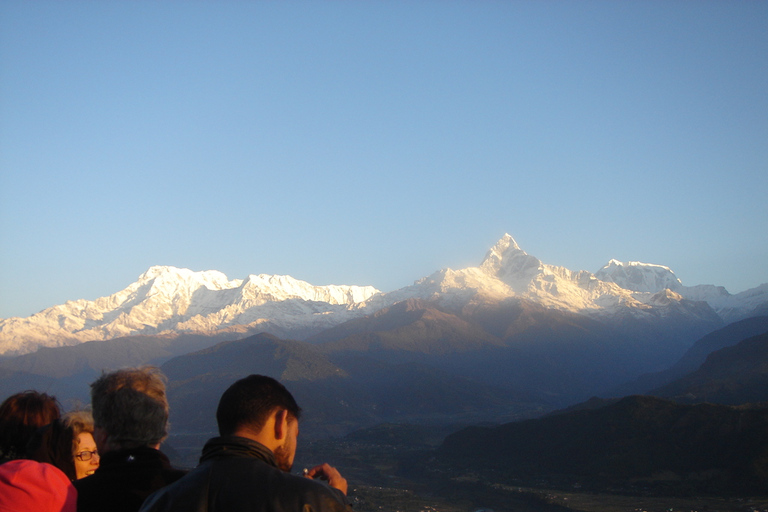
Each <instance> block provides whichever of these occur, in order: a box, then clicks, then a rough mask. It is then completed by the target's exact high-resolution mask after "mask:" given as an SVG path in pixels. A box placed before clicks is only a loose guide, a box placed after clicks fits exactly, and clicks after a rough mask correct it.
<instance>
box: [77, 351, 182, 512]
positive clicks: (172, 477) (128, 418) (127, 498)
mask: <svg viewBox="0 0 768 512" xmlns="http://www.w3.org/2000/svg"><path fill="white" fill-rule="evenodd" d="M165 381H166V378H165V376H164V375H163V373H162V372H161V371H160V370H159V369H158V368H156V367H153V366H146V367H141V368H126V369H122V370H117V371H113V372H109V373H103V374H102V375H101V376H100V377H99V378H98V379H96V381H94V382H93V383H92V384H91V408H92V412H93V424H94V431H93V437H94V439H95V441H96V446H97V447H98V451H99V454H100V455H101V464H100V466H99V468H98V469H97V470H96V471H95V472H94V474H93V475H91V476H87V477H85V478H83V479H80V480H77V481H76V482H75V487H76V488H77V492H78V496H77V509H78V511H79V512H91V511H103V510H110V511H114V512H135V511H137V510H139V508H140V507H141V504H142V502H143V501H144V499H145V498H146V497H147V496H149V495H150V494H151V493H153V492H154V491H156V490H158V489H160V488H162V487H164V486H166V485H168V484H170V483H172V482H174V481H176V480H178V479H179V478H181V477H182V476H183V475H184V474H185V473H186V472H185V471H181V470H178V469H174V468H173V467H171V464H170V461H169V460H168V457H166V455H165V454H163V453H162V452H161V451H160V444H161V443H162V442H163V440H164V439H165V438H166V437H167V436H168V415H169V407H168V399H167V397H166V394H165Z"/></svg>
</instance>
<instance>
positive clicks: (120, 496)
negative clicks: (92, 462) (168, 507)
mask: <svg viewBox="0 0 768 512" xmlns="http://www.w3.org/2000/svg"><path fill="white" fill-rule="evenodd" d="M185 474H186V471H182V470H179V469H174V468H172V467H171V463H170V462H169V461H168V457H166V456H165V455H164V454H163V453H162V452H160V451H159V450H155V449H152V448H148V447H142V448H132V449H127V450H117V451H111V452H108V453H105V454H104V456H103V457H102V458H101V462H100V464H99V468H98V469H97V470H96V472H95V473H94V474H92V475H91V476H87V477H85V478H81V479H80V480H75V481H74V482H72V483H74V484H75V488H76V489H77V512H137V511H138V510H139V508H140V507H141V504H142V503H143V502H144V499H145V498H146V497H147V496H149V495H150V494H152V493H153V492H155V491H156V490H158V489H160V488H162V487H165V486H166V485H168V484H170V483H172V482H175V481H176V480H178V479H179V478H181V477H182V476H184V475H185Z"/></svg>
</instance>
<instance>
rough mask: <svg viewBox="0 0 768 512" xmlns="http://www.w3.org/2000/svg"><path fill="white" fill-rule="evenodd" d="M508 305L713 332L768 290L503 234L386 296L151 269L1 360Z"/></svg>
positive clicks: (13, 341) (9, 331)
mask: <svg viewBox="0 0 768 512" xmlns="http://www.w3.org/2000/svg"><path fill="white" fill-rule="evenodd" d="M512 297H516V298H520V299H526V300H530V301H533V302H536V303H539V304H541V305H543V306H545V307H547V308H554V309H558V310H564V311H569V312H572V313H577V314H582V315H588V316H590V317H593V318H596V319H600V320H601V321H611V320H612V319H617V318H618V319H622V318H623V319H626V318H634V319H643V320H653V319H661V318H669V317H676V318H684V317H685V318H692V319H697V321H703V322H705V323H707V324H714V323H717V322H721V319H720V318H719V317H718V316H717V315H716V314H715V311H717V312H718V313H719V314H720V315H721V317H723V318H725V319H726V320H729V321H731V320H733V319H738V318H743V317H745V316H748V315H749V313H750V312H751V311H752V310H754V309H755V308H756V307H759V306H761V305H762V306H763V307H765V305H766V304H768V284H766V285H762V286H760V287H758V288H755V289H753V290H748V291H747V292H743V293H740V294H737V295H730V294H729V293H728V292H727V291H726V290H725V289H724V288H721V287H715V286H711V285H703V286H694V287H685V286H683V285H682V283H681V282H680V280H679V279H677V277H676V276H675V275H674V273H673V272H672V271H671V270H670V269H669V268H667V267H663V266H660V265H649V264H642V263H636V262H631V263H621V262H618V261H616V260H611V261H610V262H609V263H608V264H607V265H606V266H604V267H603V268H602V269H600V270H599V271H598V272H597V273H596V274H592V273H590V272H587V271H583V270H581V271H572V270H569V269H567V268H564V267H558V266H554V265H548V264H545V263H543V262H542V261H541V260H539V259H538V258H536V257H534V256H531V255H529V254H527V253H526V252H525V251H523V250H522V249H520V247H519V246H518V245H517V243H516V242H515V240H514V239H513V238H512V237H511V236H510V235H508V234H505V235H504V237H502V238H501V239H500V240H499V241H498V242H497V243H496V245H494V247H492V248H491V250H490V251H488V253H487V255H486V257H485V258H484V259H483V261H482V262H481V263H480V265H479V266H476V267H469V268H465V269H461V270H452V269H448V268H446V269H442V270H440V271H437V272H435V273H434V274H432V275H430V276H428V277H425V278H423V279H420V280H419V281H416V282H415V283H414V284H413V285H411V286H407V287H405V288H401V289H399V290H395V291H392V292H388V293H382V292H380V291H379V290H376V289H375V288H373V287H371V286H313V285H311V284H309V283H307V282H304V281H300V280H297V279H294V278H292V277H290V276H274V275H263V274H262V275H250V276H248V277H247V278H246V279H244V280H240V279H235V280H230V279H229V278H227V276H226V275H224V274H223V273H221V272H218V271H213V270H211V271H205V272H194V271H192V270H188V269H179V268H175V267H165V266H158V267H152V268H150V269H149V270H148V271H147V272H145V273H144V274H142V275H141V276H140V277H139V279H138V281H136V282H135V283H133V284H131V285H130V286H128V287H127V288H125V289H124V290H122V291H120V292H117V293H115V294H114V295H110V296H108V297H102V298H100V299H97V300H95V301H87V300H77V301H69V302H67V303H65V304H62V305H59V306H54V307H51V308H48V309H46V310H44V311H41V312H40V313H37V314H35V315H32V316H30V317H27V318H9V319H4V320H0V355H16V354H23V353H28V352H33V351H35V350H37V348H39V347H44V346H46V347H53V346H62V345H72V344H76V343H81V342H84V341H91V340H106V339H112V338H116V337H121V336H132V335H142V334H144V335H149V334H158V333H163V332H207V333H213V332H217V331H222V330H225V329H240V330H242V331H243V332H245V331H248V332H260V331H266V332H271V333H273V334H276V335H280V336H288V337H294V338H298V339H301V338H304V337H306V336H309V335H311V334H314V333H317V332H319V331H320V330H323V329H326V328H329V327H332V326H335V325H337V324H340V323H342V322H345V321H347V320H351V319H353V318H356V317H359V316H364V315H368V314H372V313H374V312H376V311H378V310H379V309H382V308H385V307H388V306H391V305H393V304H395V303H397V302H400V301H402V300H407V299H412V298H417V299H424V300H429V301H434V302H436V303H438V304H441V305H443V306H449V307H463V306H465V305H467V304H469V303H470V302H472V301H499V300H505V299H509V298H512ZM710 306H711V307H710ZM713 309H714V310H713Z"/></svg>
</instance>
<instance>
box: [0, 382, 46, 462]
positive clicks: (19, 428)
mask: <svg viewBox="0 0 768 512" xmlns="http://www.w3.org/2000/svg"><path fill="white" fill-rule="evenodd" d="M59 417H61V411H60V409H59V403H58V402H57V401H56V397H54V396H50V395H47V394H45V393H40V392H38V391H32V390H30V391H23V392H21V393H16V394H15V395H11V396H9V397H8V398H6V399H5V401H4V402H3V403H2V405H0V457H3V458H6V459H15V458H19V457H23V456H24V452H25V450H26V447H27V443H28V442H29V440H30V438H31V437H32V435H33V434H34V433H35V431H36V430H37V429H38V428H40V427H44V426H45V425H48V424H49V423H51V422H52V421H53V420H56V419H58V418H59Z"/></svg>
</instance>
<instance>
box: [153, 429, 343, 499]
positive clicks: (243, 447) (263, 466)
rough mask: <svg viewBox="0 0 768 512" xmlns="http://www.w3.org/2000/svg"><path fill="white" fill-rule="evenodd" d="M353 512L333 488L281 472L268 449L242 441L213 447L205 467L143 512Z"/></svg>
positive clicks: (221, 440)
mask: <svg viewBox="0 0 768 512" xmlns="http://www.w3.org/2000/svg"><path fill="white" fill-rule="evenodd" d="M349 510H352V509H351V507H349V505H348V504H347V500H346V497H345V496H344V494H343V493H342V492H341V491H339V490H338V489H334V488H331V487H329V486H327V485H325V484H323V483H321V482H317V481H314V480H311V479H308V478H304V477H301V476H296V475H291V474H290V473H286V472H284V471H281V470H279V469H278V468H277V466H276V464H275V457H274V455H273V454H272V452H271V451H270V450H269V449H268V448H266V447H265V446H264V445H262V444H260V443H257V442H255V441H252V440H250V439H245V438H243V437H235V436H231V437H217V438H214V439H211V440H210V441H208V442H207V443H206V445H205V447H204V448H203V455H202V457H200V465H199V466H197V468H195V469H193V470H192V471H190V472H189V474H188V475H187V476H185V477H184V478H182V479H181V480H179V481H177V482H176V483H174V484H172V485H169V486H168V487H165V488H163V489H161V490H159V491H157V492H156V493H154V494H152V495H151V496H149V497H148V498H147V500H146V501H145V502H144V505H143V506H142V507H141V511H142V512H170V511H185V512H186V511H191V512H217V511H218V512H239V511H243V512H245V511H248V512H341V511H349Z"/></svg>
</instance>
